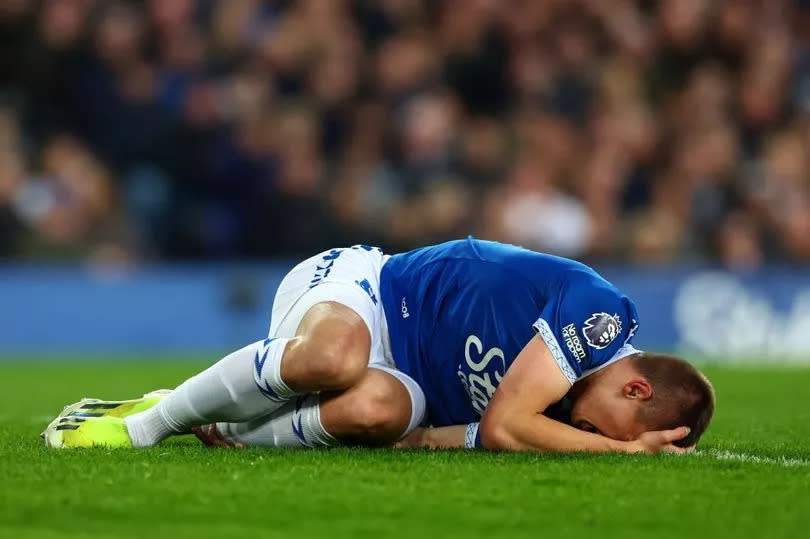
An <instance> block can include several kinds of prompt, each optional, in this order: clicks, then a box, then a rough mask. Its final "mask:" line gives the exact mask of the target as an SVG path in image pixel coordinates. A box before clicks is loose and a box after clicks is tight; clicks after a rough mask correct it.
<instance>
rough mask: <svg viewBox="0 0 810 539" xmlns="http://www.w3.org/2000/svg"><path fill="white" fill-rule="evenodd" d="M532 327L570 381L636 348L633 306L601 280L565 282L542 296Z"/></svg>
mask: <svg viewBox="0 0 810 539" xmlns="http://www.w3.org/2000/svg"><path fill="white" fill-rule="evenodd" d="M534 329H535V331H537V334H538V335H539V336H540V338H542V339H543V341H544V342H545V343H546V346H548V349H549V350H550V351H551V355H552V356H553V357H554V360H555V361H556V363H557V365H558V366H559V367H560V370H562V372H563V374H564V375H565V377H566V378H567V379H568V381H569V382H570V383H571V384H573V383H574V382H576V381H577V380H578V379H580V378H583V377H585V376H588V375H589V374H591V373H593V372H596V371H598V370H599V369H601V368H603V367H606V366H607V365H609V364H611V363H613V362H614V361H618V360H619V359H622V358H624V357H627V356H629V355H631V354H634V353H636V352H638V350H636V349H635V348H634V347H633V345H632V343H631V341H632V339H633V335H634V334H635V332H636V330H637V329H638V314H637V312H636V307H635V305H634V304H633V302H632V301H630V299H629V298H628V297H627V296H625V295H624V294H622V293H621V292H619V291H618V290H616V289H615V288H614V287H612V286H611V285H610V284H609V283H607V282H605V281H601V282H600V281H594V282H587V283H583V284H581V285H575V283H569V284H568V286H567V287H566V288H564V289H562V290H561V291H560V293H559V295H558V296H557V297H556V298H553V299H551V300H549V301H547V302H546V305H545V307H544V308H543V310H542V312H541V314H540V317H539V318H538V319H537V321H536V322H535V323H534Z"/></svg>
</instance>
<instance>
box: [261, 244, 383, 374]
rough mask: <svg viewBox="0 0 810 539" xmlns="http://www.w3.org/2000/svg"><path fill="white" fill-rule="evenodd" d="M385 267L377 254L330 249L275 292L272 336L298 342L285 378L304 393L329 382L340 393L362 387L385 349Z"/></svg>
mask: <svg viewBox="0 0 810 539" xmlns="http://www.w3.org/2000/svg"><path fill="white" fill-rule="evenodd" d="M381 267H382V255H381V254H380V253H379V252H377V251H371V252H369V251H367V250H364V249H356V248H345V249H331V250H329V251H325V252H323V253H320V254H318V255H315V256H314V257H312V258H309V259H307V260H305V261H304V262H302V263H300V264H298V265H297V266H296V267H295V268H293V270H292V271H290V273H288V274H287V276H286V277H285V278H284V279H283V280H282V282H281V284H280V285H279V288H278V290H277V291H276V298H275V300H274V303H273V313H272V319H271V324H270V332H269V336H270V337H281V338H291V337H299V339H296V348H297V351H295V352H294V353H291V354H289V358H288V356H287V355H285V359H284V361H283V362H282V378H284V379H285V380H288V379H289V380H299V381H301V387H302V388H304V389H326V387H321V386H319V385H318V384H319V383H320V382H322V381H324V380H328V381H330V384H327V386H328V387H333V388H335V389H337V388H343V387H349V386H350V385H351V384H352V383H354V382H356V381H358V379H359V377H360V376H361V375H362V374H363V372H364V371H365V370H366V366H367V365H368V363H369V361H370V359H371V357H372V354H374V355H380V354H379V353H378V351H379V350H381V349H382V344H381V343H382V341H381V319H382V316H383V314H382V305H381V304H380V303H379V300H378V299H377V294H376V292H377V290H378V288H379V271H380V268H381ZM299 345H300V346H299ZM310 383H311V384H312V388H309V387H308V385H309V384H310Z"/></svg>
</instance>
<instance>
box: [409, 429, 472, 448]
mask: <svg viewBox="0 0 810 539" xmlns="http://www.w3.org/2000/svg"><path fill="white" fill-rule="evenodd" d="M466 432H467V425H451V426H449V427H429V428H419V429H417V430H415V431H414V432H413V433H411V434H410V435H409V436H408V437H407V438H405V439H404V440H401V441H400V442H399V443H398V444H397V447H404V448H414V447H426V448H430V449H456V448H461V447H464V440H465V436H466Z"/></svg>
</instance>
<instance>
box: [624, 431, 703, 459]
mask: <svg viewBox="0 0 810 539" xmlns="http://www.w3.org/2000/svg"><path fill="white" fill-rule="evenodd" d="M688 435H689V427H678V428H677V429H671V430H654V431H649V432H645V433H644V434H642V435H641V436H639V437H638V439H637V440H633V441H632V442H629V445H628V446H627V452H628V453H646V454H647V455H656V454H658V453H688V452H690V451H692V450H693V449H694V448H695V446H691V447H678V446H676V445H675V442H677V441H678V440H682V439H684V438H686V436H688Z"/></svg>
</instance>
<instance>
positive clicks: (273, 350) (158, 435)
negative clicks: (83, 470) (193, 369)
mask: <svg viewBox="0 0 810 539" xmlns="http://www.w3.org/2000/svg"><path fill="white" fill-rule="evenodd" d="M287 341H288V339H265V340H263V341H258V342H255V343H253V344H250V345H248V346H246V347H244V348H242V349H240V350H237V351H236V352H233V353H232V354H229V355H227V356H225V357H224V358H223V359H221V360H220V361H219V362H217V363H216V364H214V365H213V366H211V367H209V368H208V369H206V370H204V371H203V372H201V373H200V374H198V375H196V376H194V377H192V378H189V379H188V380H186V381H185V382H183V383H182V384H180V386H178V387H177V388H176V389H175V390H174V391H173V392H172V393H171V394H170V395H169V396H167V397H166V398H165V399H163V400H162V401H160V403H159V404H158V405H157V406H154V407H153V408H150V409H149V410H146V411H144V412H141V413H138V414H134V415H132V416H130V417H127V418H126V419H125V422H126V425H127V430H128V432H129V436H130V439H131V440H132V445H133V446H134V447H151V446H153V445H155V444H157V443H158V442H160V441H161V440H163V439H164V438H167V437H168V436H170V435H172V434H179V433H187V432H189V430H190V429H191V427H193V426H196V425H205V424H208V423H214V422H216V421H227V422H244V421H250V420H252V419H256V418H257V417H262V416H266V415H267V414H270V413H272V412H274V411H275V410H278V409H279V408H280V407H281V406H283V405H284V403H286V402H287V400H288V399H289V398H290V397H292V396H294V395H295V393H294V392H293V391H292V390H291V389H290V388H289V387H288V386H287V384H285V383H284V382H283V381H282V380H281V376H280V369H281V356H282V355H283V354H284V348H285V346H286V345H287Z"/></svg>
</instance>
